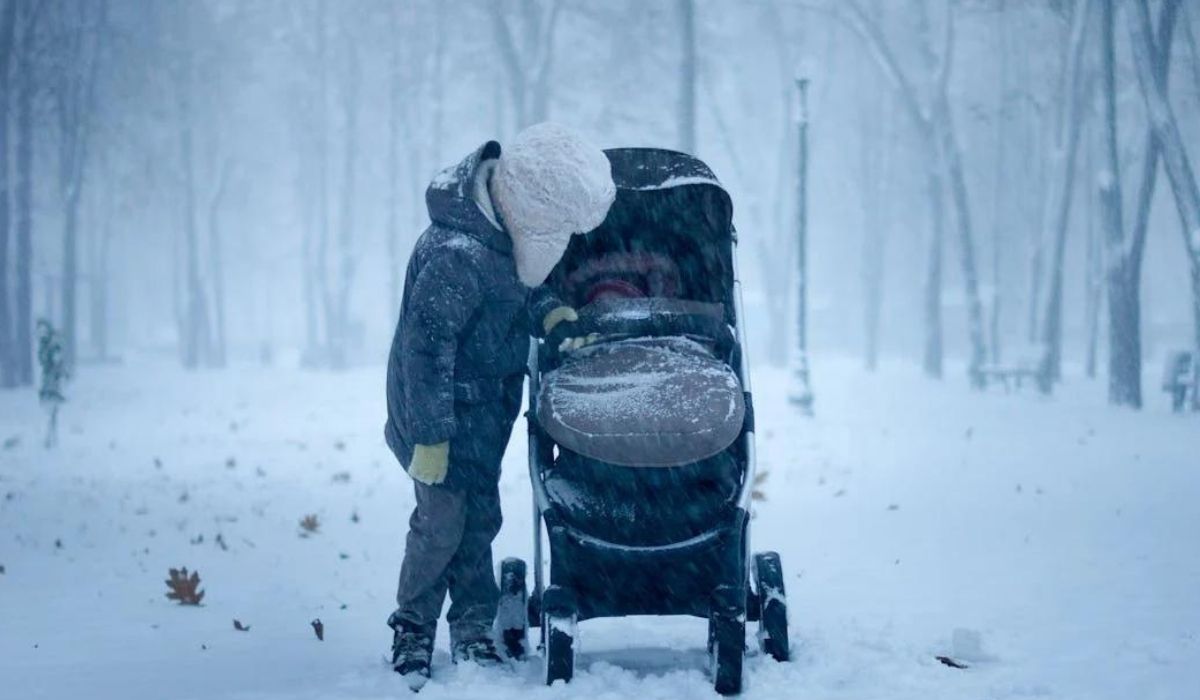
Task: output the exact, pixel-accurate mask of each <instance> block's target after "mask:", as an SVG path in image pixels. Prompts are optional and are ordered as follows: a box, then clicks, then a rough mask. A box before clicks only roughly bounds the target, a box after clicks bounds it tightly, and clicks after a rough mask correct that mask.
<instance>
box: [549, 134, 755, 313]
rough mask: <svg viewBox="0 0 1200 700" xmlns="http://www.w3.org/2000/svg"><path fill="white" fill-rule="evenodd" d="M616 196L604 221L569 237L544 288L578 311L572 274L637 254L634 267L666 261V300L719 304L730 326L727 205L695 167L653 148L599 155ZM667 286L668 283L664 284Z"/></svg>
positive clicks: (716, 184) (702, 168)
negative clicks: (669, 276) (671, 270)
mask: <svg viewBox="0 0 1200 700" xmlns="http://www.w3.org/2000/svg"><path fill="white" fill-rule="evenodd" d="M605 154H606V155H607V156H608V159H609V162H610V163H611V164H612V176H613V181H614V183H615V184H616V186H617V197H616V201H615V202H614V203H613V206H612V208H611V209H610V210H609V213H608V217H607V218H606V219H605V221H604V223H602V224H601V225H600V226H598V227H597V228H596V229H594V230H592V231H590V232H588V233H587V234H585V235H581V236H575V237H574V238H573V239H572V241H571V244H570V246H569V247H568V249H567V252H566V253H565V254H564V256H563V259H562V260H561V261H560V262H559V264H558V266H557V267H556V268H555V270H554V272H553V273H552V274H551V276H550V283H551V284H552V285H554V286H556V287H557V288H558V291H559V292H560V293H562V294H563V296H564V298H569V299H571V300H572V301H573V302H574V303H575V304H576V305H583V304H584V303H586V299H584V298H580V294H579V293H577V291H576V290H575V288H574V287H573V285H572V280H573V279H575V278H573V277H572V273H576V275H575V277H578V273H579V271H580V270H581V269H584V271H585V272H586V269H585V266H587V265H596V264H597V261H600V260H603V259H604V258H606V257H611V256H613V255H625V256H628V255H631V254H632V255H637V256H640V257H638V258H636V259H635V263H634V264H635V265H642V266H647V265H650V266H652V265H653V263H654V262H655V261H658V260H662V259H668V260H671V261H673V263H674V264H675V265H677V266H678V271H677V276H678V278H679V280H680V284H679V288H678V289H677V290H675V289H673V291H672V296H678V297H679V298H683V299H689V300H692V301H702V302H708V303H715V304H720V305H722V307H723V308H724V311H725V316H726V318H725V320H726V322H728V323H729V324H731V325H732V324H733V323H734V321H735V319H734V312H733V309H734V304H733V275H734V271H733V243H734V237H735V234H734V229H733V204H732V202H731V200H730V198H729V194H728V193H727V192H726V191H725V188H724V187H722V186H721V183H720V181H718V180H717V178H716V176H715V175H713V172H712V170H710V169H709V167H708V166H707V165H705V164H704V162H703V161H700V160H698V159H697V158H694V157H692V156H689V155H687V154H684V153H679V152H676V151H669V150H665V149H659V148H614V149H610V150H607V151H605ZM668 286H669V287H672V286H674V285H668Z"/></svg>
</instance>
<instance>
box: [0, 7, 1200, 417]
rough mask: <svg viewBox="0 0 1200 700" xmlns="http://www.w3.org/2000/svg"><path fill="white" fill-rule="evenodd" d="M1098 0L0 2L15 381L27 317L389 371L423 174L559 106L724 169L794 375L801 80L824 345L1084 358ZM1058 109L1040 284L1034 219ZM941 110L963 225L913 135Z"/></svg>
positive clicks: (1152, 311)
mask: <svg viewBox="0 0 1200 700" xmlns="http://www.w3.org/2000/svg"><path fill="white" fill-rule="evenodd" d="M1102 4H1105V3H1101V2H1090V3H1083V2H1070V1H1068V0H954V1H952V2H942V1H940V0H912V1H909V0H888V1H877V2H870V1H869V0H863V1H862V2H858V3H839V2H821V1H820V0H812V1H811V2H808V1H801V0H776V1H769V0H759V1H753V2H726V1H717V0H679V1H675V0H670V1H668V0H662V1H657V2H640V1H632V0H628V1H624V2H584V1H582V0H558V1H549V0H519V1H518V0H497V1H495V2H484V1H471V0H464V1H461V2H423V1H418V0H408V1H404V2H388V1H384V0H347V1H335V0H4V2H3V3H0V13H3V14H2V18H0V21H2V22H3V25H2V28H3V33H2V34H0V47H2V48H0V51H2V58H3V61H4V66H5V70H4V80H5V83H4V85H3V87H2V88H0V94H2V95H3V97H2V98H0V101H2V104H0V108H3V109H4V111H5V112H6V114H7V115H8V128H7V130H6V136H7V138H6V139H5V140H3V141H0V144H2V146H0V152H2V153H3V155H4V159H5V162H6V163H7V165H8V172H7V178H5V180H4V181H3V182H2V183H0V193H3V198H2V201H3V202H4V203H5V209H4V210H0V222H3V223H0V227H2V228H0V231H3V232H4V236H3V238H0V242H3V243H4V244H5V245H4V249H3V250H4V256H3V257H2V258H0V263H3V264H2V265H0V269H2V270H3V273H4V277H3V279H2V280H0V282H2V284H0V294H2V297H0V300H2V301H3V305H2V306H3V314H4V317H3V318H2V319H0V333H3V334H4V336H3V345H5V346H6V347H7V348H8V350H7V352H5V353H3V354H4V356H5V357H6V358H7V359H8V361H7V362H5V368H4V369H5V371H4V373H3V375H4V376H3V379H4V383H5V384H6V385H12V384H14V383H28V382H29V381H31V376H32V375H31V374H30V361H29V357H30V355H29V353H31V352H32V348H33V344H34V339H33V338H31V333H30V331H29V330H28V328H29V325H30V324H31V323H32V319H37V318H40V317H45V318H47V319H50V320H51V321H52V322H53V323H54V325H55V326H56V327H58V328H60V329H67V332H66V333H65V342H66V354H67V356H68V358H71V357H72V356H73V357H74V358H75V360H76V361H77V362H78V364H79V365H80V366H83V367H86V365H88V364H91V363H96V362H125V363H130V362H134V363H136V362H140V361H141V358H145V357H147V356H148V355H153V356H160V357H172V358H176V359H177V361H178V362H179V363H180V364H181V365H183V366H185V367H189V368H199V367H219V366H222V365H225V364H227V363H237V362H255V363H259V362H261V363H268V364H276V365H283V366H304V367H310V368H322V369H324V368H340V367H349V366H358V365H364V364H376V363H381V362H382V360H383V358H384V357H385V354H384V353H385V352H386V347H387V343H388V340H389V338H390V334H391V332H392V330H393V326H394V322H395V317H396V312H397V304H398V298H399V289H400V288H401V285H402V282H403V279H402V276H403V269H404V264H405V261H406V259H407V254H408V252H409V251H410V250H411V247H412V245H413V242H414V241H415V240H416V237H417V236H418V235H419V234H420V232H421V230H422V229H423V227H424V226H425V225H426V221H427V220H426V213H425V209H424V201H423V192H424V188H425V186H426V184H427V183H428V181H429V179H430V178H431V176H432V174H433V173H434V172H436V171H437V170H438V169H439V168H441V167H443V166H445V165H448V164H450V163H452V162H457V160H459V159H460V158H461V157H462V156H463V155H464V154H465V153H467V152H469V151H470V150H472V149H474V148H475V147H477V146H478V145H479V144H480V143H481V142H482V141H484V140H486V139H490V138H497V139H499V140H500V141H501V142H502V143H503V142H504V140H505V139H506V138H509V137H511V136H512V135H513V134H514V133H516V132H517V131H518V130H519V129H520V128H521V127H522V126H525V125H528V124H531V123H534V122H537V121H541V120H546V119H552V120H555V121H559V122H563V123H565V124H568V125H571V126H573V127H575V128H577V129H580V130H581V131H583V132H585V133H586V134H588V135H589V136H590V137H591V138H593V139H594V140H595V142H596V143H597V144H599V145H601V146H603V147H614V146H660V147H668V148H676V149H681V150H684V151H690V152H695V153H696V154H697V155H698V156H699V157H701V158H702V159H704V160H705V161H707V162H708V163H709V164H710V165H711V166H712V168H713V169H714V171H715V172H716V173H717V175H718V176H719V177H720V178H721V179H722V181H723V182H724V183H725V185H726V187H727V188H728V189H729V191H730V193H731V194H732V197H733V201H734V219H735V223H736V226H737V228H738V231H739V234H740V241H741V243H742V247H741V251H742V252H741V277H742V279H743V280H744V282H745V285H746V289H747V295H748V296H747V307H748V315H749V318H748V328H749V333H750V341H751V342H750V345H751V348H752V352H753V356H754V359H755V361H756V362H767V363H771V364H774V365H783V364H785V363H786V362H787V361H788V356H789V353H790V352H791V350H792V347H793V345H794V344H795V341H794V329H795V324H794V322H793V319H794V317H795V313H796V310H795V303H796V302H795V296H796V294H795V289H796V286H797V285H796V264H795V247H796V246H795V240H796V229H797V214H796V207H797V196H796V192H797V185H796V183H797V179H796V178H797V169H798V163H797V160H798V159H797V152H798V147H797V136H796V134H797V126H796V121H795V120H796V117H797V110H798V106H797V104H798V102H797V97H796V83H795V81H796V79H797V78H805V79H807V80H809V81H810V83H809V108H810V109H809V112H810V115H809V118H810V123H809V139H810V143H809V147H810V153H811V157H810V162H809V163H808V174H809V201H808V221H809V251H808V260H809V270H810V282H809V295H810V297H809V307H810V333H809V335H810V341H809V342H810V346H811V350H812V351H813V353H814V354H815V355H816V356H817V357H818V358H819V357H820V356H821V355H823V354H832V353H837V354H844V355H850V356H855V357H859V358H861V360H862V362H863V363H864V364H865V365H866V366H867V367H871V366H873V365H874V364H875V363H876V362H877V361H878V360H879V359H881V358H882V359H887V360H893V359H894V360H896V361H900V362H906V363H912V364H917V365H920V366H923V367H924V368H925V370H926V372H927V373H928V374H930V375H932V376H938V375H939V374H946V375H948V376H951V377H953V378H959V377H961V376H962V374H961V370H958V369H953V368H955V367H960V366H977V365H978V364H979V359H980V356H979V354H978V352H979V350H977V346H978V347H979V348H981V349H982V353H983V359H985V360H986V361H987V362H989V363H1013V362H1016V361H1017V360H1018V359H1020V358H1024V360H1026V361H1034V360H1031V359H1030V358H1034V359H1037V358H1042V357H1043V356H1044V355H1046V354H1047V351H1046V349H1045V348H1046V346H1047V344H1048V342H1049V344H1050V345H1053V344H1054V343H1053V341H1052V340H1051V339H1053V338H1054V337H1055V336H1056V333H1059V332H1061V336H1062V343H1063V347H1062V351H1061V361H1062V362H1063V363H1065V365H1066V366H1067V367H1068V371H1069V372H1076V373H1079V372H1084V371H1087V372H1089V373H1091V372H1093V371H1094V372H1096V373H1099V374H1100V375H1101V376H1103V374H1104V369H1105V360H1104V357H1105V355H1106V352H1107V349H1106V348H1107V343H1106V341H1105V337H1106V336H1105V328H1106V326H1107V323H1108V315H1107V312H1106V311H1105V308H1104V307H1105V303H1106V302H1105V298H1106V296H1107V294H1106V292H1105V286H1106V284H1105V274H1106V273H1105V270H1106V269H1110V268H1112V266H1113V264H1114V263H1113V261H1112V258H1113V257H1114V255H1113V254H1112V250H1108V251H1106V248H1109V247H1110V246H1106V245H1105V230H1104V225H1103V222H1102V220H1101V207H1100V204H1099V199H1100V198H1099V196H1098V193H1097V192H1098V183H1100V182H1101V181H1103V180H1104V178H1102V177H1101V174H1102V173H1104V172H1109V170H1110V169H1109V168H1108V166H1107V164H1106V161H1105V150H1104V137H1105V134H1106V133H1107V132H1106V129H1105V123H1104V120H1103V119H1102V117H1103V110H1102V107H1103V105H1104V94H1105V90H1104V89H1103V88H1104V81H1103V80H1102V75H1101V74H1102V70H1101V67H1102V65H1101V55H1102V52H1101V46H1102V41H1101V37H1102V35H1103V32H1102V21H1101V14H1102V13H1101V12H1100V11H1099V9H1098V6H1099V5H1102ZM1138 4H1140V3H1116V5H1118V6H1120V7H1119V8H1118V11H1117V13H1116V17H1115V31H1114V32H1113V36H1114V39H1115V68H1114V71H1113V75H1114V93H1115V94H1114V104H1115V107H1116V117H1117V121H1116V125H1117V132H1116V139H1117V144H1118V146H1119V148H1118V154H1117V155H1118V160H1119V166H1120V173H1121V175H1120V185H1121V187H1120V192H1121V194H1122V198H1123V200H1124V212H1125V216H1124V221H1123V223H1122V224H1121V227H1120V228H1122V229H1125V230H1126V233H1125V234H1124V235H1125V238H1126V240H1128V239H1129V237H1130V236H1132V234H1131V233H1129V232H1128V231H1130V230H1132V229H1133V228H1134V227H1135V225H1136V222H1137V221H1138V219H1139V217H1138V216H1137V214H1136V212H1135V205H1136V201H1135V200H1136V199H1137V194H1138V190H1139V187H1140V186H1141V183H1142V182H1143V180H1144V178H1143V175H1142V163H1143V160H1144V159H1145V156H1146V152H1147V138H1148V122H1147V117H1146V109H1145V103H1144V101H1143V98H1142V94H1141V92H1140V89H1139V83H1138V80H1137V77H1136V74H1135V66H1134V63H1133V57H1132V53H1131V46H1130V36H1131V35H1130V32H1129V30H1128V28H1129V26H1130V24H1131V22H1130V18H1129V17H1128V16H1127V15H1129V14H1130V12H1132V10H1131V9H1130V8H1133V7H1136V6H1137V5H1138ZM1168 5H1170V6H1173V7H1174V10H1173V14H1174V15H1177V18H1176V22H1175V25H1176V26H1175V28H1174V32H1173V34H1172V38H1173V42H1172V43H1171V48H1170V51H1169V62H1170V67H1169V71H1168V76H1169V96H1170V105H1171V107H1172V108H1173V110H1174V114H1175V117H1176V121H1177V124H1178V126H1179V129H1180V130H1181V131H1182V135H1183V139H1184V143H1186V144H1188V145H1189V146H1193V145H1194V144H1195V143H1196V137H1197V133H1198V131H1200V120H1197V119H1196V115H1197V113H1198V108H1197V99H1198V96H1200V53H1198V51H1197V40H1196V35H1197V33H1200V8H1197V6H1196V4H1195V3H1194V2H1192V1H1191V0H1184V1H1183V2H1169V3H1163V2H1150V3H1149V4H1148V6H1149V8H1150V14H1151V19H1152V21H1155V22H1156V23H1157V22H1158V21H1159V18H1160V15H1161V14H1162V10H1163V9H1164V8H1166V7H1167V6H1168ZM1079 8H1088V9H1087V10H1086V13H1084V12H1083V11H1082V10H1080V9H1079ZM1081 14H1087V15H1088V16H1087V17H1086V18H1085V20H1084V21H1083V22H1081V23H1077V24H1081V29H1079V30H1078V31H1077V34H1078V35H1079V36H1080V37H1081V39H1082V42H1083V43H1082V46H1080V49H1079V52H1078V55H1079V59H1078V61H1077V63H1078V65H1075V66H1072V65H1071V61H1070V59H1071V49H1072V46H1076V45H1078V42H1073V41H1072V27H1073V20H1072V18H1073V17H1079V16H1080V15H1081ZM881 50H882V53H881ZM889 60H890V61H892V62H893V64H892V65H893V66H894V67H895V68H897V69H898V71H899V72H898V73H896V72H894V71H891V70H890V69H889V67H888V64H887V62H888V61H889ZM1071 95H1077V96H1078V97H1077V100H1078V108H1077V109H1075V110H1072V107H1071V99H1070V97H1071ZM943 97H944V100H943V99H942V98H943ZM914 104H915V105H916V106H917V109H919V110H920V111H921V113H922V114H923V115H924V116H923V117H922V119H924V120H926V122H925V123H922V122H921V121H920V120H918V119H916V118H915V117H914V113H913V112H912V109H911V106H912V105H914ZM1070 125H1075V126H1076V127H1077V130H1078V139H1079V141H1078V143H1079V146H1078V151H1077V155H1076V160H1075V168H1074V173H1073V177H1072V178H1070V181H1069V184H1068V186H1067V189H1069V190H1070V191H1071V194H1072V197H1071V199H1072V201H1071V204H1070V209H1069V218H1068V219H1067V224H1066V228H1065V229H1064V231H1065V234H1064V237H1063V255H1062V256H1061V261H1062V262H1061V266H1062V267H1061V269H1062V276H1061V285H1059V284H1058V283H1056V282H1055V281H1054V277H1053V275H1054V272H1055V270H1056V269H1057V267H1058V266H1057V265H1056V264H1055V255H1054V251H1055V243H1056V241H1057V234H1058V228H1057V227H1056V226H1055V224H1054V221H1055V217H1054V216H1053V213H1054V212H1055V211H1057V210H1058V206H1057V203H1058V202H1060V201H1061V191H1062V189H1063V188H1062V187H1061V186H1059V187H1057V190H1056V184H1057V183H1059V182H1062V181H1063V178H1062V176H1061V175H1060V172H1061V171H1062V162H1063V158H1064V157H1063V153H1064V152H1065V150H1066V147H1065V146H1064V145H1062V144H1064V143H1065V142H1066V140H1065V139H1064V134H1069V133H1070V131H1071V128H1070ZM943 127H944V128H946V129H947V130H948V133H949V138H950V139H951V141H950V142H951V143H953V144H954V146H953V150H954V151H955V154H956V159H957V160H958V161H959V165H960V167H959V175H961V183H962V185H963V186H964V188H965V189H964V190H963V191H962V195H963V197H964V199H963V200H962V204H963V205H965V209H963V208H960V203H959V200H957V199H956V196H955V191H954V187H955V185H956V182H955V181H954V177H953V173H951V172H950V171H949V169H943V168H942V166H941V163H942V162H943V159H941V158H939V156H938V154H937V149H936V147H933V146H931V143H932V142H931V139H930V138H929V136H928V134H929V133H931V132H930V131H929V130H930V129H931V130H932V132H937V133H938V134H941V133H942V129H943ZM937 138H940V136H936V137H934V140H935V141H936V139H937ZM1190 155H1191V156H1193V157H1195V156H1196V153H1195V151H1194V149H1193V151H1192V153H1191V154H1190ZM931 178H932V179H931ZM1157 179H1158V183H1157V187H1156V188H1154V189H1153V190H1152V191H1153V192H1154V195H1153V197H1152V199H1151V201H1152V204H1153V206H1152V207H1151V208H1150V210H1149V215H1148V225H1147V227H1146V228H1147V234H1146V241H1147V242H1146V244H1145V260H1144V263H1143V265H1142V273H1141V281H1140V287H1141V310H1142V319H1141V344H1142V346H1143V347H1144V351H1145V354H1146V357H1147V361H1148V362H1149V361H1151V360H1156V359H1157V358H1158V357H1159V356H1160V355H1161V354H1162V353H1165V352H1166V351H1167V350H1170V349H1175V348H1185V349H1186V348H1187V347H1188V346H1189V345H1190V344H1192V343H1193V342H1194V341H1193V340H1192V339H1193V338H1194V337H1195V336H1194V335H1193V325H1194V323H1195V322H1196V321H1195V319H1193V318H1192V311H1191V310H1192V305H1193V302H1192V300H1191V293H1190V290H1189V256H1188V254H1187V249H1186V248H1185V247H1184V246H1183V242H1184V241H1185V240H1186V237H1181V235H1180V234H1181V230H1182V229H1181V228H1180V219H1179V214H1178V213H1177V211H1176V206H1175V203H1174V200H1173V198H1172V192H1171V187H1170V185H1169V183H1168V182H1167V178H1166V177H1165V175H1164V176H1162V177H1158V178H1157ZM931 182H932V183H934V184H932V185H931ZM23 183H24V184H23ZM23 187H24V188H26V189H24V190H23V189H22V188H23ZM934 198H936V199H937V202H932V199H934ZM25 212H27V213H25ZM934 212H938V216H936V217H935V216H934V215H933V213H934ZM963 212H966V214H967V215H968V216H969V219H967V221H968V223H969V230H968V233H969V237H964V235H963V233H962V230H963V229H962V224H961V222H962V221H963V218H964V217H963ZM23 217H24V218H23ZM938 218H940V219H941V223H940V224H938V223H937V220H938ZM939 225H940V226H941V228H942V231H941V233H940V235H939V234H937V233H936V232H937V231H938V227H939ZM22 238H24V239H25V240H28V241H31V246H27V247H26V249H25V250H24V251H23V250H22V248H21V245H22V244H21V240H22ZM939 241H940V242H939ZM964 241H967V243H964ZM967 248H970V253H971V255H972V257H973V261H972V263H971V265H970V267H973V269H974V277H975V279H974V280H973V283H972V284H967V281H968V279H969V275H968V274H966V273H967V270H968V265H966V264H965V263H964V262H963V260H964V252H966V251H967ZM1113 250H1115V249H1113ZM1193 256H1195V254H1193ZM935 261H940V265H939V264H937V263H936V262H935ZM1192 264H1194V263H1192ZM939 269H940V276H941V278H940V280H939V279H938V276H937V275H938V272H937V271H938V270H939ZM26 277H27V278H28V281H27V282H23V281H22V280H23V279H24V278H26ZM1134 286H1135V287H1136V286H1137V285H1134ZM972 287H973V288H974V290H973V291H972ZM1059 288H1061V295H1062V303H1061V312H1060V313H1061V319H1060V321H1059V322H1058V323H1054V322H1051V323H1050V324H1049V325H1048V324H1047V322H1046V320H1045V317H1046V316H1047V314H1048V311H1047V310H1048V309H1049V307H1050V305H1051V304H1052V301H1051V300H1052V298H1053V296H1054V292H1055V290H1056V289H1059ZM930 299H932V300H933V304H932V306H931V304H930V303H929V300H930ZM973 303H975V304H977V306H976V308H977V309H978V310H979V312H980V314H981V315H980V318H979V321H978V323H977V324H976V325H975V326H972V324H971V323H970V316H971V314H970V312H971V309H972V304H973ZM939 314H940V320H939V319H938V315H939ZM973 328H976V329H977V332H976V333H975V335H974V336H973V335H972V329H973ZM1058 328H1061V331H1059V330H1057V329H1058ZM939 335H940V337H941V344H942V353H941V356H939V353H938V348H937V342H936V341H937V337H938V336H939ZM973 337H974V338H975V339H976V340H975V341H974V344H973V340H972V338H973ZM1097 356H1098V357H1099V359H1098V360H1097V359H1096V357H1097ZM943 358H944V366H943V362H942V360H943ZM1039 361H1040V360H1039ZM1053 364H1055V365H1056V366H1057V364H1058V363H1057V361H1055V362H1054V363H1053ZM1155 366H1156V367H1157V364H1155ZM1055 369H1057V367H1055ZM80 371H86V370H80ZM816 372H817V375H818V377H819V368H818V369H817V370H816ZM1055 374H1056V372H1055ZM1125 403H1136V402H1130V401H1125Z"/></svg>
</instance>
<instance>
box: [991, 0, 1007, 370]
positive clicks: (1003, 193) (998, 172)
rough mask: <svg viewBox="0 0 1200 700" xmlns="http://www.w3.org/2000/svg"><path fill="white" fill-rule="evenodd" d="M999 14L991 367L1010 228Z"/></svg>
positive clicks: (1003, 15)
mask: <svg viewBox="0 0 1200 700" xmlns="http://www.w3.org/2000/svg"><path fill="white" fill-rule="evenodd" d="M997 10H998V12H999V13H1000V19H999V23H1000V27H999V30H998V33H999V46H998V47H997V52H998V54H999V56H998V60H999V61H1000V77H999V83H1000V84H999V86H998V87H997V90H996V98H997V99H996V108H995V109H996V112H995V120H996V131H995V146H994V157H995V163H994V165H995V168H994V171H993V177H992V226H991V241H990V243H991V246H990V249H991V250H990V252H991V254H992V255H991V263H992V270H991V273H992V295H991V299H990V300H989V301H990V303H989V307H990V308H989V309H988V311H989V314H988V341H989V342H988V359H989V360H990V361H991V363H992V364H999V363H1000V360H1001V355H1002V353H1001V340H1000V311H1001V308H1000V298H1001V270H1002V269H1003V261H1002V253H1001V250H1002V245H1001V241H1004V240H1005V232H1006V231H1007V230H1009V229H1010V228H1011V226H1012V217H1011V216H1009V207H1010V202H1009V197H1008V193H1009V189H1008V159H1007V157H1006V156H1007V154H1008V147H1009V144H1008V131H1009V129H1008V126H1009V117H1008V103H1009V100H1008V91H1009V84H1010V82H1011V79H1010V77H1009V60H1010V56H1011V54H1012V36H1011V35H1012V32H1011V29H1010V28H1009V16H1008V15H1009V13H1008V6H1007V4H1006V2H1005V0H1000V4H999V6H998V8H997Z"/></svg>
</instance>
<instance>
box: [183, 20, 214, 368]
mask: <svg viewBox="0 0 1200 700" xmlns="http://www.w3.org/2000/svg"><path fill="white" fill-rule="evenodd" d="M188 7H189V5H188V4H187V3H183V4H181V5H180V8H181V12H180V16H179V18H178V19H179V27H180V30H181V32H182V36H183V37H184V38H183V40H182V41H181V49H180V56H179V60H178V62H177V65H176V66H175V70H176V71H177V73H176V77H175V85H176V118H177V128H178V138H179V159H180V164H181V167H182V173H183V236H184V242H183V254H184V270H185V277H184V302H183V303H184V308H183V317H182V323H183V326H182V328H181V329H180V353H181V359H182V361H183V366H184V367H186V368H188V369H195V368H197V367H199V366H201V365H202V364H203V363H205V362H206V361H207V359H208V358H209V357H210V356H211V351H212V337H211V326H210V322H209V310H208V296H207V292H206V291H205V288H204V280H203V278H202V276H201V273H200V233H199V231H198V229H199V225H200V224H199V221H198V217H199V214H198V212H197V204H196V153H195V131H196V115H195V101H196V95H195V92H196V87H195V83H196V65H195V64H196V57H195V47H194V45H193V38H192V36H191V26H192V21H191V18H190V17H188V16H187V14H188V13H187V9H188Z"/></svg>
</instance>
